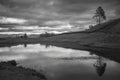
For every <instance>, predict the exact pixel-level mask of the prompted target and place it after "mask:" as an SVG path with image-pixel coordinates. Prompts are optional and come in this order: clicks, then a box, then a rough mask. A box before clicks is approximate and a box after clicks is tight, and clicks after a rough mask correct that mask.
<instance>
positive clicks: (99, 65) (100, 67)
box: [93, 56, 107, 77]
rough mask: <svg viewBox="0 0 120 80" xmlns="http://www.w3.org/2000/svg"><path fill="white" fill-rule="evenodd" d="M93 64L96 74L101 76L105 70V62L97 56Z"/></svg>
mask: <svg viewBox="0 0 120 80" xmlns="http://www.w3.org/2000/svg"><path fill="white" fill-rule="evenodd" d="M93 66H94V67H95V68H96V71H97V74H98V75H99V76H100V77H101V76H102V75H103V74H104V72H105V69H106V66H107V64H106V63H105V62H104V61H103V59H102V57H101V56H99V57H98V59H97V61H96V63H95V64H94V65H93Z"/></svg>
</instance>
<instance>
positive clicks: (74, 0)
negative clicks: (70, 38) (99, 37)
mask: <svg viewBox="0 0 120 80" xmlns="http://www.w3.org/2000/svg"><path fill="white" fill-rule="evenodd" d="M98 6H102V7H103V9H104V10H105V12H106V16H107V19H108V20H109V19H113V18H118V17H120V9H119V8H120V0H0V34H13V33H14V34H16V33H25V32H26V33H29V34H31V33H43V32H55V33H59V32H66V31H77V30H83V29H84V28H87V27H88V25H90V24H94V20H93V19H92V17H93V15H94V13H95V10H96V8H97V7H98Z"/></svg>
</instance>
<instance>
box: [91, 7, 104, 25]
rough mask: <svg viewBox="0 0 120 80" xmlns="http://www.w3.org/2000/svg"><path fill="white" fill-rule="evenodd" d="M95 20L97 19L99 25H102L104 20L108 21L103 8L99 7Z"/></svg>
mask: <svg viewBox="0 0 120 80" xmlns="http://www.w3.org/2000/svg"><path fill="white" fill-rule="evenodd" d="M93 18H95V19H96V22H97V23H98V24H101V21H102V20H106V15H105V11H104V10H103V8H102V7H101V6H99V7H98V8H97V10H96V13H95V15H94V16H93Z"/></svg>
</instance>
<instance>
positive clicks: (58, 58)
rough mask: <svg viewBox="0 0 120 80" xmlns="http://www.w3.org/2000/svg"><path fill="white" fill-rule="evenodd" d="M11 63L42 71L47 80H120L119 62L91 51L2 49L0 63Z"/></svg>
mask: <svg viewBox="0 0 120 80" xmlns="http://www.w3.org/2000/svg"><path fill="white" fill-rule="evenodd" d="M107 54H109V53H107ZM9 60H16V61H17V63H19V64H18V65H21V66H24V67H26V68H31V69H35V70H37V71H38V72H39V71H42V72H43V73H44V74H45V75H46V77H47V79H48V80H119V79H120V63H119V62H116V61H114V60H110V59H108V58H105V57H102V56H98V55H96V54H94V53H93V52H91V51H85V50H75V49H70V48H62V47H56V46H51V45H49V46H48V45H41V44H28V45H17V46H11V47H0V61H9Z"/></svg>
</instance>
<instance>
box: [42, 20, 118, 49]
mask: <svg viewBox="0 0 120 80" xmlns="http://www.w3.org/2000/svg"><path fill="white" fill-rule="evenodd" d="M43 40H44V41H49V42H75V43H78V44H81V45H89V46H90V45H91V46H101V47H103V46H111V47H112V46H113V45H115V46H116V45H117V46H118V45H120V19H115V20H110V21H108V22H105V23H102V24H100V25H96V26H94V27H92V28H90V29H88V30H86V31H79V32H71V33H63V34H60V35H56V36H53V37H49V38H45V39H43Z"/></svg>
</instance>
